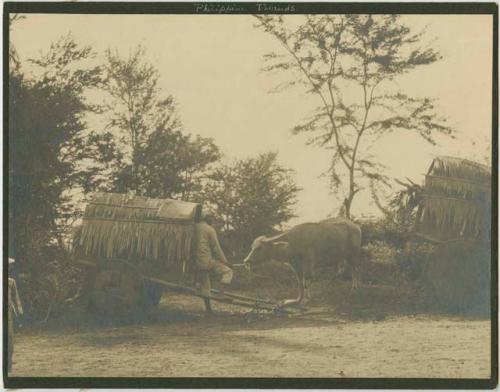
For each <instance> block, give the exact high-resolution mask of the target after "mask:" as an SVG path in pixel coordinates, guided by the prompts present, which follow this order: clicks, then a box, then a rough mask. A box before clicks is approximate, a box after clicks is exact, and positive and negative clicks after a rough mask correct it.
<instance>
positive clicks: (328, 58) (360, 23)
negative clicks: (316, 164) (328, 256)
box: [256, 15, 453, 217]
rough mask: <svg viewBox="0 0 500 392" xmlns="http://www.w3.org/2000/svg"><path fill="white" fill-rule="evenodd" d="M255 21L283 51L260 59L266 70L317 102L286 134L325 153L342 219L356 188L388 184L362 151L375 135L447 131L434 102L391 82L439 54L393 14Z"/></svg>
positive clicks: (432, 135) (432, 137)
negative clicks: (303, 137) (286, 74)
mask: <svg viewBox="0 0 500 392" xmlns="http://www.w3.org/2000/svg"><path fill="white" fill-rule="evenodd" d="M256 18H257V19H258V20H259V24H258V27H259V28H261V29H262V30H263V31H264V32H266V33H268V34H270V35H272V36H273V37H275V38H276V39H277V40H278V41H279V42H280V43H281V44H282V47H283V49H284V50H283V52H282V53H270V54H268V55H267V56H266V60H267V61H268V66H267V67H266V68H265V69H266V70H267V71H290V72H291V73H292V74H293V80H292V81H291V82H290V83H286V84H285V85H284V87H289V86H292V85H297V84H298V85H301V86H303V87H304V88H305V89H306V91H307V92H308V93H310V94H313V95H315V96H317V97H318V99H319V101H320V105H319V106H318V108H317V109H316V110H315V111H314V112H313V113H312V114H311V116H310V117H309V118H308V119H306V120H305V122H303V123H302V124H299V125H297V126H296V127H295V128H294V129H293V133H294V134H299V133H306V134H309V135H310V138H309V143H310V144H317V145H320V146H323V147H325V148H328V149H331V150H332V161H331V165H330V168H329V173H330V175H331V185H332V187H333V189H334V190H337V191H338V190H343V191H344V194H345V201H344V205H345V214H346V216H347V217H349V216H350V210H351V204H352V201H353V199H354V196H355V195H356V193H357V192H358V191H359V190H361V189H362V188H363V186H366V184H367V183H370V182H371V183H383V184H386V185H388V180H389V179H388V178H387V177H386V176H385V175H383V174H381V173H382V171H381V169H383V167H382V166H381V165H380V163H379V162H377V160H376V158H375V157H373V156H371V155H370V154H368V150H369V147H371V146H372V145H373V144H375V143H377V142H378V141H379V139H380V138H381V137H382V136H384V135H386V134H388V133H390V132H394V131H396V130H398V131H408V132H412V133H415V134H417V135H419V136H421V137H422V138H423V139H424V140H426V141H427V142H429V143H431V144H435V143H436V136H437V135H446V136H452V134H453V130H452V129H451V128H450V127H449V126H448V125H446V121H445V120H444V119H442V118H440V117H439V116H438V115H437V113H436V108H435V104H434V101H433V100H431V99H430V98H427V97H424V98H419V97H411V96H408V95H407V94H405V93H404V92H401V91H399V90H395V89H394V87H393V86H394V85H395V83H392V82H393V81H395V80H396V79H397V78H398V77H399V76H401V75H403V74H406V73H408V72H411V71H412V70H414V69H416V68H418V67H420V66H424V65H428V64H432V63H434V62H436V61H437V60H439V58H440V55H439V53H438V52H436V51H435V50H434V49H432V48H426V47H424V46H423V45H422V44H421V42H422V40H423V38H424V32H423V31H422V32H418V33H414V32H413V31H411V29H410V28H409V27H408V26H406V25H405V24H404V23H403V22H402V21H401V19H400V17H399V16H398V15H318V16H316V15H314V16H313V15H306V16H304V21H303V22H302V23H300V24H298V25H292V24H291V23H288V21H287V20H286V17H284V16H282V15H256Z"/></svg>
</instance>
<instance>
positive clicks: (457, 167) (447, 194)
mask: <svg viewBox="0 0 500 392" xmlns="http://www.w3.org/2000/svg"><path fill="white" fill-rule="evenodd" d="M490 211H491V169H490V168H489V167H487V166H485V165H481V164H479V163H476V162H472V161H468V160H465V159H459V158H454V157H438V158H435V159H434V160H433V162H432V164H431V166H430V168H429V171H428V173H427V175H426V177H425V184H424V195H423V201H422V203H421V205H420V208H419V211H418V214H417V224H416V226H417V232H419V233H421V234H424V235H426V236H429V237H432V238H434V239H436V240H439V241H446V240H450V239H457V238H484V237H485V236H488V235H489V224H490V219H491V212H490Z"/></svg>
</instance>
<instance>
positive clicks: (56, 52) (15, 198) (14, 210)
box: [9, 35, 101, 311]
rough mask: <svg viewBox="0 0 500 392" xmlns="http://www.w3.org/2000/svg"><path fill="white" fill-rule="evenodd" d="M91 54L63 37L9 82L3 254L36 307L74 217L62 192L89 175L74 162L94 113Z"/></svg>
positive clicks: (95, 73) (95, 76)
mask: <svg viewBox="0 0 500 392" xmlns="http://www.w3.org/2000/svg"><path fill="white" fill-rule="evenodd" d="M93 55H94V54H93V52H92V50H91V48H90V47H88V46H79V45H78V44H77V43H75V41H74V40H73V38H72V37H71V36H69V35H68V36H64V37H62V38H61V39H59V40H58V41H57V42H55V43H53V44H52V45H51V47H50V49H49V51H48V52H47V53H46V54H44V55H42V56H41V57H40V58H39V59H35V60H31V62H32V64H33V65H34V66H35V69H34V73H33V76H31V77H29V78H28V77H26V76H25V75H24V74H23V73H22V68H21V67H16V68H15V72H11V73H10V75H9V233H10V234H11V235H10V243H9V251H10V252H11V255H12V256H14V257H15V258H16V260H17V263H18V264H19V267H20V270H21V271H23V272H24V273H27V274H28V275H29V282H28V285H29V287H30V289H31V290H28V296H29V298H30V299H31V300H32V301H33V302H32V304H33V306H34V307H35V308H37V306H38V305H37V304H36V301H41V299H40V298H41V295H40V293H39V292H38V291H37V287H39V286H40V285H43V284H44V283H47V280H46V278H47V277H48V275H49V266H50V265H52V263H53V262H54V260H58V259H59V260H61V258H62V257H61V253H62V252H64V248H65V247H64V243H63V239H64V234H65V231H66V228H67V225H66V222H67V219H69V218H70V217H71V216H72V214H73V209H72V206H71V202H70V198H69V196H68V194H67V191H68V190H71V189H73V188H75V187H78V186H80V185H81V183H82V181H86V180H85V179H86V177H87V175H90V174H89V173H88V172H87V171H86V170H81V168H79V167H78V161H79V160H81V159H83V158H84V157H85V148H84V145H85V142H84V132H85V130H86V127H87V124H86V117H85V116H86V114H87V113H88V112H90V111H93V110H95V107H94V106H93V105H90V104H89V103H88V101H87V99H86V96H87V95H88V92H89V90H91V89H93V88H95V87H97V86H98V84H99V83H100V72H101V70H100V68H99V67H98V66H93V65H90V63H89V60H91V59H92V57H93ZM13 71H14V70H13ZM41 276H43V278H42V277H41ZM42 281H43V282H42ZM37 292H38V294H37ZM45 305H47V304H44V305H40V306H45ZM37 310H40V309H37ZM45 311H46V309H45Z"/></svg>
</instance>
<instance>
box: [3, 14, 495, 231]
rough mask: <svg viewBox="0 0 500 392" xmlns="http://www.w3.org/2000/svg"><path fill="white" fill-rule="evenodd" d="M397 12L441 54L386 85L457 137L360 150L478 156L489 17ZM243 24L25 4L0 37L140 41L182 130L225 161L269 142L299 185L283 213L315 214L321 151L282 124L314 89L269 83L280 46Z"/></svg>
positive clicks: (35, 48)
mask: <svg viewBox="0 0 500 392" xmlns="http://www.w3.org/2000/svg"><path fill="white" fill-rule="evenodd" d="M289 17H290V18H300V17H301V16H289ZM403 18H404V21H405V22H406V23H407V24H408V25H409V26H410V27H412V28H415V29H417V30H418V29H421V28H424V27H426V28H427V34H426V37H427V39H428V40H432V42H433V47H434V48H435V49H437V50H439V51H440V52H441V54H442V55H443V59H442V60H440V61H439V62H437V63H434V64H432V65H429V66H426V67H421V69H417V70H415V71H414V72H412V73H411V74H408V75H405V76H403V77H402V78H401V79H399V80H398V81H397V83H398V84H399V87H400V88H401V89H402V90H403V91H405V92H406V93H407V94H411V95H416V96H427V97H431V98H436V99H437V102H438V105H437V107H438V110H439V113H440V114H441V115H443V116H445V117H446V118H447V119H448V122H449V125H451V126H453V127H454V128H455V129H456V131H457V134H456V136H457V137H456V139H454V140H451V139H439V140H440V143H439V145H438V146H431V145H429V144H427V143H425V142H424V141H423V140H422V139H419V138H418V137H416V136H414V135H409V134H405V133H394V134H391V135H389V136H386V137H384V138H382V139H380V141H379V143H378V144H377V146H376V147H374V148H373V149H372V150H371V153H372V154H373V155H375V156H376V157H377V159H378V160H379V162H381V163H382V164H384V165H385V166H386V167H387V170H386V172H385V174H387V175H389V176H390V177H394V178H399V179H404V178H406V177H408V178H410V179H412V180H413V181H414V182H417V183H418V182H422V181H423V175H424V174H425V172H426V170H427V168H428V167H429V165H430V163H431V160H432V158H433V157H435V156H437V155H452V156H458V157H463V158H468V159H473V160H477V161H481V162H483V163H484V160H485V159H487V157H488V154H489V148H490V146H491V129H492V126H491V109H492V100H491V99H492V88H491V86H492V79H491V77H492V46H493V44H492V36H493V32H492V21H493V17H492V16H488V15H406V16H403ZM254 25H255V20H254V18H253V17H252V16H251V15H57V14H29V15H27V18H26V19H25V20H22V21H19V22H17V23H16V24H15V25H14V26H13V28H12V33H11V41H12V42H13V43H14V45H15V47H16V49H17V51H18V53H19V56H20V58H21V61H25V60H26V59H28V58H33V57H38V56H39V54H40V53H41V52H45V51H47V49H48V48H49V47H50V43H51V42H54V41H56V40H57V39H58V38H59V37H60V36H61V35H64V34H67V33H68V32H71V33H72V35H73V36H74V38H75V40H76V41H77V42H78V43H81V44H85V45H91V46H92V47H93V48H94V50H96V51H97V52H98V53H99V56H100V57H102V58H103V55H102V54H103V52H104V51H105V50H106V49H107V48H111V49H117V50H118V51H119V52H121V53H122V54H127V53H128V52H129V50H131V49H132V48H134V47H136V46H137V45H138V44H142V45H143V46H144V47H145V48H146V50H147V60H148V61H150V62H151V63H153V64H154V65H155V66H156V67H157V68H158V70H159V72H160V86H161V88H162V89H163V91H164V92H165V93H167V94H172V95H173V96H174V97H175V99H176V101H177V104H178V109H179V114H180V117H181V120H182V122H183V125H184V129H185V131H186V132H189V133H192V134H199V135H201V136H204V137H212V138H213V139H214V140H215V142H216V144H217V145H218V146H220V148H221V149H222V152H223V153H224V155H225V159H226V160H228V161H231V160H234V159H241V158H247V157H252V156H255V155H257V154H259V153H262V152H266V151H270V150H271V151H277V152H278V159H279V162H280V163H281V164H282V165H284V166H286V167H289V168H291V169H293V170H294V179H295V181H296V182H297V184H298V185H299V187H301V188H302V191H301V192H300V193H299V195H298V204H297V208H296V214H297V218H295V219H294V221H293V222H294V223H299V222H306V221H309V222H313V221H318V220H320V219H323V218H325V217H327V216H329V215H330V214H335V213H336V212H337V210H338V208H339V200H338V198H336V197H335V196H336V195H335V194H332V192H331V190H330V188H329V181H328V178H326V177H325V176H322V174H323V173H324V172H325V171H326V169H327V168H328V166H329V163H330V155H331V151H327V150H325V149H322V148H320V147H310V146H306V145H305V138H304V137H303V136H294V135H292V134H291V132H290V130H291V129H292V128H293V126H294V125H296V124H297V123H299V122H300V121H301V120H302V119H304V118H305V117H307V116H308V114H309V113H310V112H311V109H313V108H314V107H316V106H317V105H318V103H319V102H318V100H317V99H318V98H316V97H314V96H311V95H307V94H305V92H304V91H303V90H300V89H298V88H294V89H292V90H286V91H285V92H281V93H270V90H272V88H273V87H275V86H276V84H277V83H279V81H281V80H284V79H282V78H283V77H285V76H284V75H278V76H276V75H271V74H269V73H267V72H264V71H263V70H262V68H263V66H264V61H263V56H264V55H265V54H266V53H269V52H271V51H279V50H280V46H279V44H278V43H277V41H275V40H274V39H273V38H272V37H271V36H269V35H267V34H265V33H264V32H262V31H260V30H258V29H257V28H255V26H254ZM352 208H353V212H354V214H355V215H358V216H359V215H377V214H378V210H377V207H376V206H375V205H374V204H373V203H372V202H371V200H370V195H369V191H361V192H360V193H359V194H358V195H357V197H356V199H355V201H354V203H353V207H352Z"/></svg>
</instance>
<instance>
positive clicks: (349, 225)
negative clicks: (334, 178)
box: [245, 218, 361, 304]
mask: <svg viewBox="0 0 500 392" xmlns="http://www.w3.org/2000/svg"><path fill="white" fill-rule="evenodd" d="M360 251H361V229H360V227H359V226H358V225H357V224H355V223H354V222H352V221H350V220H348V219H345V218H332V219H326V220H323V221H321V222H318V223H303V224H300V225H297V226H295V227H293V228H292V229H290V230H288V231H286V232H284V233H282V234H279V235H277V236H274V237H266V236H261V237H258V238H256V239H255V240H254V241H253V243H252V248H251V250H250V253H249V254H248V256H247V257H246V258H245V264H246V265H247V266H248V267H251V266H252V265H256V264H259V263H262V262H265V261H267V260H271V259H273V260H276V261H283V262H285V263H288V264H289V265H290V266H291V267H292V268H293V270H294V272H295V273H296V275H297V279H298V282H299V296H298V298H297V299H295V300H288V301H286V303H287V304H291V303H300V304H303V303H305V302H306V301H308V300H309V299H310V291H309V290H310V283H311V279H312V277H313V271H314V266H315V265H318V264H322V265H325V263H331V264H332V265H337V266H338V265H339V264H340V263H342V262H344V261H346V262H347V264H348V265H350V267H351V271H352V286H351V289H356V288H357V287H358V284H359V283H360V282H359V263H360Z"/></svg>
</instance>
